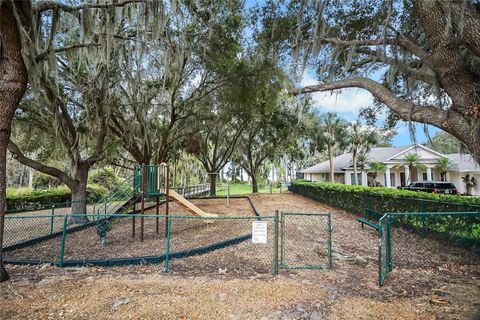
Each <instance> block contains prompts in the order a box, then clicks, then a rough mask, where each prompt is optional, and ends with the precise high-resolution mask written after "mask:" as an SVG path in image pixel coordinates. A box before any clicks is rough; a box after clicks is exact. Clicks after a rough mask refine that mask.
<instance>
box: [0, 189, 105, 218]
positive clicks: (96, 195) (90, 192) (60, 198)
mask: <svg viewBox="0 0 480 320" xmlns="http://www.w3.org/2000/svg"><path fill="white" fill-rule="evenodd" d="M107 193H108V190H107V189H106V188H105V187H102V186H100V185H96V184H89V185H87V202H88V203H94V202H97V201H99V200H100V199H101V198H102V197H103V196H105V195H106V194H107ZM70 199H71V192H70V189H68V188H67V187H65V186H62V187H55V188H49V189H32V188H7V210H8V211H15V212H18V211H27V210H38V209H42V208H48V207H51V206H52V205H54V204H55V205H56V207H69V206H70Z"/></svg>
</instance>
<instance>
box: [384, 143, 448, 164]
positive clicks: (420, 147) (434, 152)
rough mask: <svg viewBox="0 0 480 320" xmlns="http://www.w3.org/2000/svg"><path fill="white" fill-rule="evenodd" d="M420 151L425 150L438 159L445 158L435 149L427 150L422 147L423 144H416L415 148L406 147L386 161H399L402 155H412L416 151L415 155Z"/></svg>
mask: <svg viewBox="0 0 480 320" xmlns="http://www.w3.org/2000/svg"><path fill="white" fill-rule="evenodd" d="M418 149H423V150H424V151H426V152H427V153H431V154H433V155H434V156H436V157H435V158H437V157H445V155H443V154H441V153H440V152H437V151H435V150H433V149H430V148H427V147H425V146H424V145H421V144H415V145H413V146H409V147H405V148H404V149H403V150H401V151H400V152H399V153H397V154H395V155H393V156H391V157H389V158H388V159H386V160H385V161H390V160H394V159H398V158H400V156H401V155H406V154H408V153H412V152H410V151H414V153H416V152H417V150H418Z"/></svg>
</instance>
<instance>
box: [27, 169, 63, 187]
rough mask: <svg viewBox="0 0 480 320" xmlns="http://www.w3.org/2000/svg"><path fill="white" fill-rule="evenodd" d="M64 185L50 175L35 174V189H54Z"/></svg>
mask: <svg viewBox="0 0 480 320" xmlns="http://www.w3.org/2000/svg"><path fill="white" fill-rule="evenodd" d="M62 184H63V183H62V182H61V181H60V180H58V179H57V178H55V177H52V176H50V175H48V174H45V173H41V172H35V173H34V174H33V187H34V188H35V189H37V188H38V189H47V188H53V187H59V186H61V185H62Z"/></svg>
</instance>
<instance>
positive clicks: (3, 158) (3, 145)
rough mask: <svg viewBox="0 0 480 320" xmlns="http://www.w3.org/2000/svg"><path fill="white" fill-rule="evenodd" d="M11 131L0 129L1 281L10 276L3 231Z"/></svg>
mask: <svg viewBox="0 0 480 320" xmlns="http://www.w3.org/2000/svg"><path fill="white" fill-rule="evenodd" d="M9 135H10V133H9V132H8V131H6V130H1V131H0V282H3V281H6V280H8V278H9V276H8V273H7V271H6V270H5V267H4V265H3V232H4V228H5V209H6V202H7V201H6V189H7V188H6V185H7V175H6V171H7V145H8V140H9Z"/></svg>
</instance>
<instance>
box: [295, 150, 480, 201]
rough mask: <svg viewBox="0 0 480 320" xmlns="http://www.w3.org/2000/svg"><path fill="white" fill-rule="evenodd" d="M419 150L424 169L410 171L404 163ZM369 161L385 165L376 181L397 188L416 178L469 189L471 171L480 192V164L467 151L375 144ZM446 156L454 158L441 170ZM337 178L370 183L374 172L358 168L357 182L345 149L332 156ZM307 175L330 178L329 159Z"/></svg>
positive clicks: (462, 191) (462, 190) (361, 183)
mask: <svg viewBox="0 0 480 320" xmlns="http://www.w3.org/2000/svg"><path fill="white" fill-rule="evenodd" d="M410 153H416V154H417V155H418V156H419V162H420V163H422V164H424V165H425V169H420V168H414V169H413V170H412V172H409V169H408V166H405V165H404V161H405V155H407V154H410ZM367 157H368V162H372V161H376V162H382V163H384V164H385V165H386V170H385V172H384V173H378V176H377V178H376V182H378V183H380V184H381V185H383V186H388V187H391V188H396V187H397V186H405V185H407V184H408V183H410V182H414V181H427V180H436V181H449V182H452V183H453V184H454V185H455V187H456V188H457V190H458V192H460V193H466V186H465V183H464V182H463V180H462V177H464V176H465V175H467V174H469V175H470V176H471V177H472V176H473V177H475V178H476V179H477V181H478V183H479V184H477V186H475V187H474V188H473V189H472V190H471V192H472V194H474V195H480V165H479V164H478V163H477V162H476V161H475V160H474V159H473V157H472V156H470V155H468V154H459V153H453V154H441V153H439V152H437V151H435V150H432V149H430V148H427V147H425V146H423V145H413V146H406V147H389V148H372V150H371V151H370V152H369V153H368V154H367ZM441 157H447V158H449V159H450V160H451V162H452V166H451V167H450V168H449V170H448V171H447V172H446V174H442V173H441V172H440V170H438V169H437V168H436V163H437V161H438V159H439V158H441ZM333 164H334V173H335V182H339V183H344V184H350V185H355V184H359V185H364V186H366V185H368V184H369V182H371V180H372V179H373V172H372V171H371V170H370V168H369V167H368V164H367V165H366V167H365V169H364V170H363V171H362V170H360V168H358V171H357V174H358V177H357V181H358V182H359V183H356V181H355V180H356V179H355V175H354V169H353V160H352V154H351V153H345V154H342V155H340V156H338V157H335V158H334V160H333ZM301 172H302V173H303V174H304V179H306V180H310V181H328V180H329V178H330V175H329V172H330V165H329V161H328V160H327V161H324V162H322V163H319V164H316V165H314V166H312V167H310V168H306V169H304V170H301Z"/></svg>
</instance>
